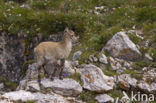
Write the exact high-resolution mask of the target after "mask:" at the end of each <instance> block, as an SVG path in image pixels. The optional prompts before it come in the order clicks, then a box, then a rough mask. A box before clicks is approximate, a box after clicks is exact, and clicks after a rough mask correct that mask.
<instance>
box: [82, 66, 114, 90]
mask: <svg viewBox="0 0 156 103" xmlns="http://www.w3.org/2000/svg"><path fill="white" fill-rule="evenodd" d="M80 74H81V79H82V82H83V87H84V88H85V89H88V90H90V91H95V92H99V93H103V92H107V91H110V90H112V89H113V87H114V78H113V77H109V76H106V75H104V73H103V72H102V70H101V69H100V68H98V67H96V66H95V65H92V64H88V65H86V66H85V67H84V68H82V69H81V71H80Z"/></svg>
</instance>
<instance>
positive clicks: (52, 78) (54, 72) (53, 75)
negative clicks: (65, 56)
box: [50, 63, 58, 81]
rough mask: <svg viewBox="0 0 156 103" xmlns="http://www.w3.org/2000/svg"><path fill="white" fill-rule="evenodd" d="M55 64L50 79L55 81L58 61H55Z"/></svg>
mask: <svg viewBox="0 0 156 103" xmlns="http://www.w3.org/2000/svg"><path fill="white" fill-rule="evenodd" d="M53 65H54V71H53V73H52V75H51V76H50V79H51V80H52V81H53V80H54V77H55V74H56V71H57V66H58V65H57V63H53Z"/></svg>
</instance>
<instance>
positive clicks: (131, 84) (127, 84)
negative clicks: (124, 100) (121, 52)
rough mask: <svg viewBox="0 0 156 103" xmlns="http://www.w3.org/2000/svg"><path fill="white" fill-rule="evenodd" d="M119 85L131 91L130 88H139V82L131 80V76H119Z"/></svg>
mask: <svg viewBox="0 0 156 103" xmlns="http://www.w3.org/2000/svg"><path fill="white" fill-rule="evenodd" d="M117 83H118V85H119V87H120V88H122V89H125V90H129V88H137V80H136V79H135V78H131V76H130V75H129V74H122V75H120V76H118V80H117Z"/></svg>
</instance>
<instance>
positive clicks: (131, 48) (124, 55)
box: [103, 32, 141, 60]
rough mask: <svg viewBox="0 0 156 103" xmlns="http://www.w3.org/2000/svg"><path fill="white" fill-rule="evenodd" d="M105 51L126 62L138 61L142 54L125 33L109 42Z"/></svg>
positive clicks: (119, 33)
mask: <svg viewBox="0 0 156 103" xmlns="http://www.w3.org/2000/svg"><path fill="white" fill-rule="evenodd" d="M103 50H107V51H108V52H109V53H110V55H111V56H113V57H117V58H121V59H125V60H138V59H140V58H141V52H140V51H139V50H138V49H137V47H136V45H135V44H134V43H133V42H132V41H131V40H130V39H129V37H128V36H127V35H126V33H125V32H118V33H116V34H115V35H114V36H113V37H112V39H111V40H109V41H108V42H107V44H106V45H105V47H104V48H103Z"/></svg>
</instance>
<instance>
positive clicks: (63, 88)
mask: <svg viewBox="0 0 156 103" xmlns="http://www.w3.org/2000/svg"><path fill="white" fill-rule="evenodd" d="M41 84H42V86H43V87H44V88H51V89H52V90H53V92H55V93H57V94H60V95H64V96H77V95H78V94H80V93H81V92H82V87H81V85H80V84H79V83H78V82H76V81H75V80H72V79H69V78H65V79H63V80H60V79H54V81H50V80H49V79H43V80H42V81H41Z"/></svg>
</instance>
